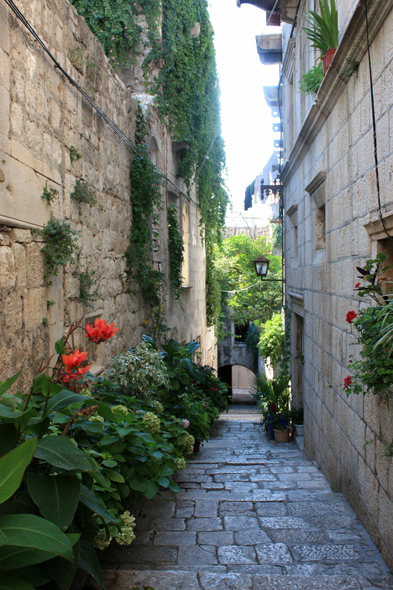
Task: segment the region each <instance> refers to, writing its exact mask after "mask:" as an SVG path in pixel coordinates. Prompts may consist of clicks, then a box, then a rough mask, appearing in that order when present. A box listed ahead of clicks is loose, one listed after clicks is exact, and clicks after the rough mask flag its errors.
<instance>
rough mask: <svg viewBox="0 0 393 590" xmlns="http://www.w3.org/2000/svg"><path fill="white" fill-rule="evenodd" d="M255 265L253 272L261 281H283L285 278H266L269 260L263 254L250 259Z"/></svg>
mask: <svg viewBox="0 0 393 590" xmlns="http://www.w3.org/2000/svg"><path fill="white" fill-rule="evenodd" d="M252 262H253V264H254V266H255V272H256V273H257V277H261V281H263V280H265V281H269V282H271V283H285V279H267V278H266V275H267V271H268V269H269V263H270V260H268V259H267V258H265V256H260V257H259V258H256V259H255V260H253V261H252Z"/></svg>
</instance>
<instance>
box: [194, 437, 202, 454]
mask: <svg viewBox="0 0 393 590" xmlns="http://www.w3.org/2000/svg"><path fill="white" fill-rule="evenodd" d="M200 447H201V443H200V442H199V440H197V441H195V443H194V453H199V449H200Z"/></svg>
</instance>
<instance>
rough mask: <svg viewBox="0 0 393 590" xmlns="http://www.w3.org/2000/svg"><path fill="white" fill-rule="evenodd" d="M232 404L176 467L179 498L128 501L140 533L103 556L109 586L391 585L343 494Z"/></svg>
mask: <svg viewBox="0 0 393 590" xmlns="http://www.w3.org/2000/svg"><path fill="white" fill-rule="evenodd" d="M258 420H259V415H258V413H257V412H256V411H255V410H250V409H248V410H247V413H246V410H244V409H242V410H240V411H239V410H238V409H237V407H236V406H233V407H232V408H231V410H230V412H229V414H226V415H223V416H222V417H221V419H220V420H218V421H217V422H216V423H215V425H214V426H213V432H212V438H211V440H210V441H209V442H208V443H206V444H205V445H204V447H203V448H202V450H201V452H200V453H198V455H196V456H194V457H193V458H192V459H191V460H190V461H189V462H188V463H187V464H186V468H185V469H184V470H183V471H181V472H179V474H178V476H177V481H178V483H179V486H180V487H181V489H182V491H181V493H179V494H174V493H164V497H163V498H162V499H161V500H159V499H156V500H152V501H144V502H143V503H142V504H141V505H139V506H137V507H134V514H135V516H136V517H137V519H136V529H135V530H136V539H135V541H134V542H133V543H132V544H131V545H130V546H129V547H119V545H116V543H113V544H112V545H111V546H110V547H109V548H108V549H107V550H105V552H104V553H103V554H102V562H103V569H104V575H105V580H106V583H107V587H108V590H123V589H124V590H125V589H128V588H130V587H134V588H136V589H138V590H143V588H145V587H146V586H147V587H152V588H154V590H169V589H170V590H189V589H191V590H194V589H195V590H197V589H198V590H201V589H202V590H213V589H215V590H238V589H239V590H240V589H241V590H244V589H246V590H262V589H264V590H265V589H266V590H271V589H272V588H273V589H276V590H284V589H285V590H287V589H288V588H295V589H296V590H310V589H313V588H315V590H374V589H376V588H384V589H385V590H390V589H392V588H393V578H392V576H391V575H390V574H389V570H388V568H387V566H386V565H385V564H384V562H383V560H382V558H381V556H380V555H379V553H378V551H377V549H376V548H375V546H374V545H373V543H372V541H371V540H370V537H369V535H368V534H367V532H366V531H365V529H364V527H363V526H362V525H361V524H360V523H359V520H358V519H357V517H356V515H355V514H354V512H353V510H352V509H351V507H350V505H349V504H348V502H347V501H346V500H345V498H344V497H343V495H342V494H337V493H333V492H332V490H331V488H330V486H329V484H328V482H327V480H326V478H325V477H324V475H323V474H322V472H321V471H320V469H318V467H317V465H316V464H315V462H313V461H309V460H307V459H306V456H305V455H304V453H303V452H301V451H299V450H298V449H297V448H296V447H295V446H294V445H293V443H290V444H277V443H274V442H270V441H268V440H267V437H266V434H265V433H264V430H263V428H261V427H260V425H259V424H258Z"/></svg>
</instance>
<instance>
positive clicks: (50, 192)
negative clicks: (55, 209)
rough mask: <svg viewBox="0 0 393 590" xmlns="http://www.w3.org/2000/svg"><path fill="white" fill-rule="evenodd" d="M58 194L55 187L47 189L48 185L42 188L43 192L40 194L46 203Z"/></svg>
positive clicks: (49, 202)
mask: <svg viewBox="0 0 393 590" xmlns="http://www.w3.org/2000/svg"><path fill="white" fill-rule="evenodd" d="M58 194H59V192H58V191H57V190H56V189H55V188H49V189H48V185H47V184H46V185H45V188H44V192H43V193H42V195H41V198H42V199H46V202H47V203H48V205H50V204H51V202H52V201H53V200H54V199H55V198H56V196H57V195H58Z"/></svg>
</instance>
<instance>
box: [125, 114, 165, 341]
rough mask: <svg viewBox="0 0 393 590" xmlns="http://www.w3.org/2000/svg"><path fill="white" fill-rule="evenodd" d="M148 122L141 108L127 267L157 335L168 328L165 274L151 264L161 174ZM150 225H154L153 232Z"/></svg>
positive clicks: (136, 134) (138, 117) (132, 170)
mask: <svg viewBox="0 0 393 590" xmlns="http://www.w3.org/2000/svg"><path fill="white" fill-rule="evenodd" d="M146 132H147V130H146V121H145V118H144V116H143V112H142V109H141V107H140V106H139V107H138V112H137V120H136V131H135V143H136V145H137V146H138V152H137V153H136V154H135V155H134V157H133V160H132V163H131V173H130V178H131V202H132V229H131V236H130V245H129V246H128V248H127V251H126V260H127V270H128V275H129V277H130V279H132V280H133V281H134V282H136V283H137V284H138V285H139V287H140V289H141V291H142V295H143V297H144V298H145V300H146V301H147V303H148V304H149V305H150V307H151V310H152V326H151V327H152V332H153V334H154V335H155V336H156V337H159V336H161V335H162V334H163V333H164V332H165V331H166V329H167V328H166V326H165V315H164V311H163V306H162V291H163V279H164V274H163V273H162V272H160V271H159V270H157V269H155V268H154V267H153V266H152V262H151V258H152V252H153V242H152V233H153V232H154V226H156V225H157V222H158V213H157V211H159V210H160V209H161V194H160V185H161V178H162V176H161V174H160V173H159V172H158V170H157V168H156V167H155V166H154V164H153V163H152V162H150V160H149V148H148V145H147V143H146V141H145V137H146ZM151 225H152V226H153V232H152V228H151Z"/></svg>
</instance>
